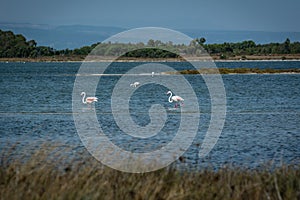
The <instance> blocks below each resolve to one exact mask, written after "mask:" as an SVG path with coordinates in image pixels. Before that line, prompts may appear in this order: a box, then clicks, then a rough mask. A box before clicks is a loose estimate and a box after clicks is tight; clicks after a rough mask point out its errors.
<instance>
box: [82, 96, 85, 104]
mask: <svg viewBox="0 0 300 200" xmlns="http://www.w3.org/2000/svg"><path fill="white" fill-rule="evenodd" d="M85 96H86V94H85V93H83V97H82V103H84V104H86V100H85Z"/></svg>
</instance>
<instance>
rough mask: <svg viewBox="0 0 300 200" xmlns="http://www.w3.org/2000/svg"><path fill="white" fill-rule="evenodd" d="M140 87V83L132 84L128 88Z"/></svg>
mask: <svg viewBox="0 0 300 200" xmlns="http://www.w3.org/2000/svg"><path fill="white" fill-rule="evenodd" d="M139 85H140V82H134V83H131V84H130V87H137V86H139Z"/></svg>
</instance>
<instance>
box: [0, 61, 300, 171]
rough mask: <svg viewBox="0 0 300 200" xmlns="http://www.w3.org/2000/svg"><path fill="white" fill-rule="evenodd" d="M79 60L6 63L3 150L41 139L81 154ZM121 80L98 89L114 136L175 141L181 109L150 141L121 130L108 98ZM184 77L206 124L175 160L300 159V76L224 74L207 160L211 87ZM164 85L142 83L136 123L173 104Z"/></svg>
mask: <svg viewBox="0 0 300 200" xmlns="http://www.w3.org/2000/svg"><path fill="white" fill-rule="evenodd" d="M140 64H141V63H114V64H113V65H112V66H111V67H110V68H108V69H107V70H106V73H109V74H123V73H126V71H128V70H129V69H131V68H133V67H134V66H137V65H140ZM163 64H168V65H169V66H170V67H173V68H175V69H176V70H181V69H186V68H187V67H189V65H188V64H187V63H179V62H175V63H163ZM80 65H81V63H0V88H1V101H0V150H1V151H2V152H3V151H5V149H6V148H7V147H9V146H13V145H17V146H18V147H19V149H20V150H19V151H15V152H14V153H13V154H15V155H23V154H29V153H30V150H35V149H37V148H40V146H41V144H44V143H51V144H56V145H60V146H66V147H71V148H68V150H64V151H63V153H69V154H72V156H74V157H76V153H77V152H79V151H80V150H83V149H84V146H83V144H82V142H81V140H80V139H79V136H78V134H77V131H76V128H75V125H74V120H73V115H72V92H73V86H74V81H75V78H76V76H75V74H76V73H77V71H78V69H79V67H80ZM216 65H217V66H218V67H227V68H237V67H247V68H262V69H264V68H274V69H283V68H300V62H296V61H278V62H275V61H272V62H253V61H252V62H219V63H216ZM119 78H120V76H105V77H103V78H102V79H101V81H100V82H99V84H98V87H97V92H96V94H97V97H98V98H99V102H98V103H96V104H95V111H96V113H97V118H98V121H99V123H100V124H101V126H102V128H103V131H104V132H105V133H106V134H107V136H108V137H109V138H110V139H111V141H112V142H113V143H115V144H116V145H118V146H120V147H121V148H123V149H126V150H130V151H136V152H147V151H151V150H153V149H157V148H160V147H162V146H164V145H165V144H166V143H168V142H169V141H170V140H172V138H173V137H174V133H175V132H176V130H177V129H178V126H179V125H178V124H179V122H180V113H176V112H174V113H169V114H168V119H167V121H166V125H165V127H164V128H163V131H162V132H163V133H164V134H158V135H156V136H155V137H151V138H149V139H134V138H132V137H130V136H128V135H126V134H124V133H122V131H120V130H119V129H118V126H117V124H116V123H115V121H114V119H113V116H112V113H111V112H112V111H111V107H110V106H111V105H110V103H111V101H110V96H111V93H112V91H113V89H114V86H115V84H116V82H117V81H118V80H119ZM185 78H186V80H188V81H189V82H190V84H191V85H192V87H193V90H194V91H195V93H196V94H197V97H198V100H199V105H200V110H201V114H200V113H199V115H200V124H199V129H198V132H197V135H196V137H195V139H194V142H193V144H192V145H191V146H190V148H189V149H188V150H187V151H186V152H185V153H184V155H183V157H184V158H185V159H184V160H185V163H181V162H180V161H176V162H175V164H176V165H179V166H181V167H187V168H202V167H207V166H211V167H214V168H218V167H220V166H223V165H226V164H230V165H237V166H242V167H249V168H255V167H259V166H261V165H264V164H266V163H267V162H272V163H273V164H274V165H280V164H281V163H294V162H296V163H299V160H300V142H299V141H300V74H273V75H271V74H265V75H262V74H259V75H255V74H251V75H245V74H244V75H222V78H223V82H224V87H225V90H226V100H227V113H226V120H225V125H224V128H223V130H222V134H221V136H220V138H219V140H218V142H217V144H216V145H215V146H214V148H213V150H212V151H211V152H210V153H209V154H208V156H207V157H205V158H199V157H198V153H199V146H200V145H201V143H202V141H203V139H204V136H205V133H206V131H207V129H208V126H209V120H210V117H211V115H210V109H211V103H210V96H209V92H208V89H207V87H206V85H205V82H204V81H203V80H202V79H201V78H199V76H195V75H187V76H185ZM144 91H152V92H151V96H152V97H153V98H152V100H151V99H150V98H145V93H144ZM166 91H167V88H165V87H163V86H161V85H148V86H147V85H145V86H142V87H140V88H137V89H136V92H135V93H133V96H132V97H131V102H130V105H129V106H130V110H131V111H132V115H131V117H132V119H133V121H134V122H135V123H137V124H138V125H140V126H145V125H147V124H148V123H149V122H150V119H149V113H148V110H149V109H150V107H151V105H152V104H161V105H162V106H163V107H165V108H168V107H170V104H169V103H168V102H167V97H168V96H166V95H165V92H166ZM145 99H148V100H145ZM149 99H150V100H149ZM187 100H188V98H187V97H185V101H187ZM99 105H101V106H99ZM22 149H26V151H23V150H22ZM68 151H71V152H68ZM2 155H4V153H2Z"/></svg>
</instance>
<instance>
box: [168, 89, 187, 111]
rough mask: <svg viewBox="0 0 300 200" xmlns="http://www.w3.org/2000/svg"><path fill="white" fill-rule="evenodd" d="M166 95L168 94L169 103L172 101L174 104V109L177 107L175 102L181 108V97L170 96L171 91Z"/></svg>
mask: <svg viewBox="0 0 300 200" xmlns="http://www.w3.org/2000/svg"><path fill="white" fill-rule="evenodd" d="M167 94H170V96H169V99H168V100H169V102H170V103H173V101H174V102H176V103H175V108H177V107H178V104H177V102H179V103H180V104H181V106H183V101H184V99H183V98H182V97H180V96H172V95H173V94H172V92H171V91H168V92H167Z"/></svg>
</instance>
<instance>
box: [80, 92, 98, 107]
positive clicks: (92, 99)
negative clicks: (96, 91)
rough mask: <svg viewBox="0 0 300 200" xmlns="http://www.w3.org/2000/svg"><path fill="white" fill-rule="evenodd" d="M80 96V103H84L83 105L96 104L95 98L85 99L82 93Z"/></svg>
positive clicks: (96, 99) (84, 94)
mask: <svg viewBox="0 0 300 200" xmlns="http://www.w3.org/2000/svg"><path fill="white" fill-rule="evenodd" d="M81 96H82V103H84V104H91V103H93V102H97V101H98V98H97V97H87V98H85V96H86V93H85V92H82V93H81Z"/></svg>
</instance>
